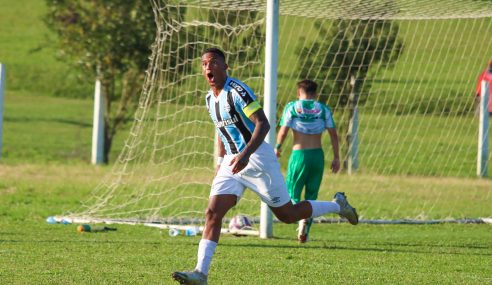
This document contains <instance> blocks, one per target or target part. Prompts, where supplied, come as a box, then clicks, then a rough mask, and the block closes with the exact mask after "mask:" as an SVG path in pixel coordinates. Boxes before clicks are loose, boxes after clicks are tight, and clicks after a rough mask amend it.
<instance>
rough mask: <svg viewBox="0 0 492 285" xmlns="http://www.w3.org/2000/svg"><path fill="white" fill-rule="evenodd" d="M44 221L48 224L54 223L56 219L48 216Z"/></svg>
mask: <svg viewBox="0 0 492 285" xmlns="http://www.w3.org/2000/svg"><path fill="white" fill-rule="evenodd" d="M46 222H47V223H48V224H56V219H55V217H48V218H47V219H46Z"/></svg>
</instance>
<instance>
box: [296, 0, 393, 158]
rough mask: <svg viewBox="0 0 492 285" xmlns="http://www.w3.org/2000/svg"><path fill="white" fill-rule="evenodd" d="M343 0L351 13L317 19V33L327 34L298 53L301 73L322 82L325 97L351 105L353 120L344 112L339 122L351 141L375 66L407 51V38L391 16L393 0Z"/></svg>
mask: <svg viewBox="0 0 492 285" xmlns="http://www.w3.org/2000/svg"><path fill="white" fill-rule="evenodd" d="M342 2H344V1H342ZM343 5H344V7H347V9H346V11H348V12H349V13H350V15H341V18H340V19H336V20H332V21H317V22H316V23H315V28H316V29H317V30H318V32H317V34H319V35H327V36H326V37H324V38H323V39H322V40H318V41H315V42H314V43H313V45H312V46H311V47H305V48H302V49H299V50H297V54H298V55H299V56H300V58H301V59H302V60H301V61H300V62H301V65H300V67H299V68H300V78H309V79H312V80H315V81H318V82H319V83H321V86H320V90H319V91H320V92H319V93H320V94H321V95H320V101H322V102H325V103H328V105H330V106H332V107H335V108H338V109H341V110H342V111H348V112H347V113H348V120H343V118H342V120H341V122H340V124H339V126H340V129H341V130H340V133H345V134H346V137H345V139H346V141H347V145H346V146H349V145H350V141H351V138H350V136H351V134H350V132H349V129H350V123H351V121H352V118H353V115H354V108H355V107H356V106H358V105H360V104H364V103H365V101H366V99H367V97H368V96H369V94H370V90H371V80H368V79H370V78H371V77H372V76H374V73H372V74H371V71H374V70H375V67H376V66H382V67H384V66H389V65H391V64H392V63H394V62H395V61H396V60H397V59H398V57H399V56H400V55H401V53H402V52H403V42H402V40H401V39H400V38H399V37H398V33H399V26H398V24H397V23H395V22H394V21H392V20H389V18H391V17H389V16H390V15H391V14H394V13H396V12H397V7H396V5H395V2H394V1H393V0H376V1H373V2H371V5H370V6H368V5H367V3H365V1H363V0H356V1H345V2H344V4H343ZM358 13H360V15H357V14H358ZM344 16H346V17H344ZM327 24H328V25H327ZM301 42H304V40H303V41H301ZM346 151H349V149H348V148H346Z"/></svg>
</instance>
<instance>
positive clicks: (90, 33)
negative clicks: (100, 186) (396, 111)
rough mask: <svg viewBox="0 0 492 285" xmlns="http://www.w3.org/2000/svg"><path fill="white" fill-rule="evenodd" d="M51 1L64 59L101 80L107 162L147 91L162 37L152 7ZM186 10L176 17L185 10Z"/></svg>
mask: <svg viewBox="0 0 492 285" xmlns="http://www.w3.org/2000/svg"><path fill="white" fill-rule="evenodd" d="M46 1H47V4H48V8H49V12H48V14H47V16H46V21H45V22H46V24H47V25H48V27H49V28H50V29H51V30H53V31H55V33H56V34H57V35H58V42H57V45H58V47H59V49H60V53H61V56H62V57H63V59H65V60H69V61H70V62H72V63H73V64H75V65H76V66H77V67H78V68H80V69H81V70H82V72H83V73H84V74H85V75H86V76H87V77H90V78H94V79H95V78H97V79H99V80H100V81H101V85H102V90H103V94H104V100H105V115H104V121H105V130H104V133H105V135H104V138H105V141H104V162H105V163H107V162H108V161H109V157H108V156H109V151H110V149H111V145H112V141H113V138H114V136H115V134H116V132H117V131H118V129H120V128H121V127H122V125H123V123H124V122H125V120H126V119H127V118H128V117H129V116H130V115H131V114H133V112H132V111H133V109H134V108H135V106H136V102H137V100H136V99H137V97H138V95H139V93H140V91H141V85H142V81H143V78H144V76H145V72H144V71H145V69H146V67H147V64H148V57H149V55H150V53H151V48H150V46H151V44H152V42H153V41H154V38H155V36H156V24H155V20H154V13H153V11H152V7H151V5H150V3H149V1H147V0H132V1H130V0H46ZM168 11H171V10H168ZM181 12H182V13H175V15H170V17H171V16H176V15H184V14H185V13H184V11H181ZM170 14H171V13H170ZM176 17H178V16H176Z"/></svg>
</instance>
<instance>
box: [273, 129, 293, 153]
mask: <svg viewBox="0 0 492 285" xmlns="http://www.w3.org/2000/svg"><path fill="white" fill-rule="evenodd" d="M289 129H290V128H289V127H287V126H282V127H280V129H279V130H278V134H277V144H276V145H275V154H276V155H277V157H280V156H281V155H282V148H281V147H282V144H283V143H284V141H285V138H286V137H287V135H288V134H289Z"/></svg>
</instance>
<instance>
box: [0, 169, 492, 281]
mask: <svg viewBox="0 0 492 285" xmlns="http://www.w3.org/2000/svg"><path fill="white" fill-rule="evenodd" d="M108 170H109V169H108V168H105V167H103V168H100V167H99V168H87V167H84V166H76V165H72V166H53V165H52V166H36V165H17V166H0V181H1V182H0V217H1V219H0V252H1V254H2V258H1V259H0V280H2V283H4V284H173V283H172V282H171V279H170V273H171V272H172V271H174V270H189V269H192V268H193V267H194V265H195V256H196V249H197V243H198V241H199V237H184V236H179V237H176V238H171V237H169V236H168V235H167V232H166V231H161V230H158V229H154V228H147V227H142V226H127V225H114V226H115V227H116V228H117V229H118V230H117V231H116V232H108V233H84V234H79V233H77V232H76V226H77V225H49V224H47V223H45V219H46V217H47V216H49V215H52V214H55V213H59V212H60V211H67V210H71V209H74V208H75V207H77V206H78V205H79V204H80V202H79V201H80V200H81V199H84V197H86V196H87V195H88V194H89V193H90V191H91V190H92V188H93V187H94V186H95V185H96V184H97V180H98V177H100V176H101V175H104V174H105V173H107V171H108ZM409 182H410V183H411V182H412V181H407V183H409ZM416 182H417V181H416V179H414V180H413V183H416ZM404 184H405V183H402V185H404ZM450 184H453V183H451V182H450ZM384 197H385V196H383V198H382V199H384ZM382 203H384V201H382ZM439 207H441V206H439ZM475 207H476V205H475ZM295 228H296V226H295V225H283V224H276V225H275V228H274V233H275V236H276V238H275V239H270V240H260V239H257V238H254V237H241V238H238V237H233V236H223V237H222V239H221V242H220V244H219V247H218V249H217V254H216V255H215V257H214V260H213V264H212V269H211V273H210V274H211V275H210V280H209V281H210V284H337V283H350V284H488V283H490V282H492V280H491V279H490V276H491V271H490V268H489V265H488V264H490V263H491V262H492V242H491V240H490V238H489V237H490V234H491V233H492V228H491V227H490V225H456V224H442V225H421V226H410V225H398V226H397V225H386V226H383V225H367V224H361V225H358V226H356V227H354V226H350V225H348V224H330V225H328V224H315V225H314V226H313V230H312V241H311V242H309V243H307V244H306V245H302V246H300V245H298V244H297V242H296V240H295ZM265 264H268V265H267V266H265Z"/></svg>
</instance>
